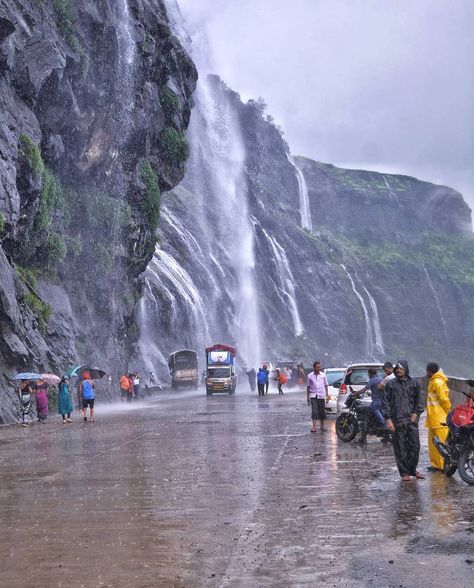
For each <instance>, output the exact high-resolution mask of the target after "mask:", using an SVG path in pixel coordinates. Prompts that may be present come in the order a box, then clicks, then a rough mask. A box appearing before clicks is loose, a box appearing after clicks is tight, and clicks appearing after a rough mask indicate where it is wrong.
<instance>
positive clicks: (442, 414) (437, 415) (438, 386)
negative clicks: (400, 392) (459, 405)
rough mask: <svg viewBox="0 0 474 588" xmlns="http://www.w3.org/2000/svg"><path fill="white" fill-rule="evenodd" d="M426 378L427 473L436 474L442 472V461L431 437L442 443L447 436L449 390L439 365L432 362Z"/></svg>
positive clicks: (428, 367) (446, 379) (449, 405)
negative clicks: (428, 460) (428, 459)
mask: <svg viewBox="0 0 474 588" xmlns="http://www.w3.org/2000/svg"><path fill="white" fill-rule="evenodd" d="M426 376H427V378H428V380H429V383H428V393H427V395H426V423H425V427H426V428H427V429H428V451H429V454H430V462H431V465H430V466H429V467H428V471H430V472H437V471H443V470H444V459H443V458H442V457H441V455H440V454H439V451H438V450H437V449H436V446H435V444H434V443H433V437H434V436H435V435H436V437H438V439H439V440H440V441H441V442H442V443H444V442H445V441H446V437H447V436H448V427H447V426H446V424H445V423H446V419H447V417H448V412H449V411H450V410H451V402H450V400H449V388H448V386H447V381H448V378H447V377H446V376H445V375H444V374H443V372H442V370H440V369H439V365H438V364H437V363H436V362H434V361H432V362H430V363H428V364H427V366H426Z"/></svg>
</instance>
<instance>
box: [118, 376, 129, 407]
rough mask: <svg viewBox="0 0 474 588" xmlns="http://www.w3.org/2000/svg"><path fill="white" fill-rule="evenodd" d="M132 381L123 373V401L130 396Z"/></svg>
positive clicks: (121, 397)
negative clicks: (129, 389) (129, 388)
mask: <svg viewBox="0 0 474 588" xmlns="http://www.w3.org/2000/svg"><path fill="white" fill-rule="evenodd" d="M129 385H130V382H129V381H128V377H127V374H123V376H121V377H120V400H121V402H125V401H126V400H127V398H128V387H129Z"/></svg>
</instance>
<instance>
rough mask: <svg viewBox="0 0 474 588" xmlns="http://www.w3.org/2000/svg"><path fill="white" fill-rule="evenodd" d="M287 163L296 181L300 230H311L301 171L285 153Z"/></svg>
mask: <svg viewBox="0 0 474 588" xmlns="http://www.w3.org/2000/svg"><path fill="white" fill-rule="evenodd" d="M287 157H288V161H289V162H290V163H291V165H292V166H293V167H294V168H295V172H296V179H297V180H298V191H299V195H300V214H301V228H302V229H308V230H309V231H312V230H313V223H312V221H311V209H310V207H309V196H308V186H307V184H306V179H305V177H304V174H303V172H302V170H301V169H300V168H299V167H298V164H297V163H296V161H295V159H294V157H293V156H292V155H290V154H289V153H287Z"/></svg>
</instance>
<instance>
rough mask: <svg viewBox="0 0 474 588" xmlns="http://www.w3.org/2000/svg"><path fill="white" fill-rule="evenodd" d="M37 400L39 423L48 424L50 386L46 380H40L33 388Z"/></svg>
mask: <svg viewBox="0 0 474 588" xmlns="http://www.w3.org/2000/svg"><path fill="white" fill-rule="evenodd" d="M33 391H34V393H35V400H36V412H37V414H38V422H39V423H41V424H45V423H46V419H47V418H48V412H49V407H48V384H47V383H46V382H45V381H44V380H38V381H37V382H36V384H35V385H34V386H33Z"/></svg>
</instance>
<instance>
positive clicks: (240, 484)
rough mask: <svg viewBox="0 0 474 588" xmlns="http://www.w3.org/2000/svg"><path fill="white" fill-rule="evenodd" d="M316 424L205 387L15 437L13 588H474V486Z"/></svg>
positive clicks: (271, 402)
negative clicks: (408, 467) (411, 471)
mask: <svg viewBox="0 0 474 588" xmlns="http://www.w3.org/2000/svg"><path fill="white" fill-rule="evenodd" d="M308 416H309V414H308V408H307V406H306V402H305V398H304V395H301V394H300V393H293V394H291V393H290V394H286V395H285V396H278V395H275V394H271V395H269V396H267V397H264V398H258V397H257V396H250V395H245V394H237V395H236V396H214V397H212V398H207V397H206V396H205V395H204V394H203V392H202V390H199V391H197V392H178V393H166V394H162V395H161V396H159V397H158V396H157V397H155V398H153V399H150V400H149V401H146V402H143V403H137V404H135V405H132V406H130V405H128V406H127V405H120V404H117V405H107V406H104V405H102V406H101V404H100V401H99V402H98V403H97V422H96V423H95V424H94V423H87V424H85V423H82V422H81V421H80V419H79V415H78V413H75V422H73V423H72V424H71V425H63V424H61V422H60V420H61V419H60V418H57V417H54V416H53V417H50V420H49V421H48V424H47V425H44V426H38V425H32V426H31V427H30V428H28V429H22V428H20V427H18V428H16V427H7V428H3V429H2V430H1V431H0V448H1V458H0V459H1V466H2V482H1V487H0V507H1V509H0V525H1V529H2V533H1V534H0V553H1V558H2V565H1V572H0V574H1V575H0V585H1V586H8V587H12V588H17V587H24V586H35V587H36V586H38V587H43V586H44V587H52V586H87V587H91V586H112V587H122V586H123V587H125V586H126V587H141V586H147V587H155V586H189V587H195V586H212V587H214V586H215V587H218V586H219V587H220V586H242V587H249V586H272V587H273V586H316V585H319V583H321V584H322V583H323V582H324V584H325V585H328V586H376V587H382V586H387V587H389V586H390V587H391V586H394V587H395V586H396V587H399V586H406V587H409V586H410V587H413V586H423V587H429V586H441V585H445V584H447V583H448V582H449V583H450V584H452V585H456V588H462V587H467V586H469V587H470V586H472V573H473V570H474V568H473V566H474V563H473V561H474V548H473V538H474V501H473V496H474V494H473V493H474V488H472V487H469V486H467V485H465V484H464V483H462V482H461V481H460V480H459V479H458V478H457V477H455V478H453V479H446V478H444V477H443V476H442V475H440V474H433V475H431V477H429V478H428V477H427V479H426V480H425V481H423V482H415V481H413V482H410V483H402V482H400V481H399V479H398V474H397V472H396V468H395V463H394V459H393V455H392V451H391V447H390V446H389V447H384V446H382V445H381V444H380V443H379V442H378V441H377V440H371V441H370V442H369V445H368V447H367V449H363V448H361V447H359V446H357V445H355V444H343V443H342V442H340V441H338V440H337V438H336V436H335V433H334V425H333V421H332V420H330V421H329V424H328V428H329V431H328V432H327V433H317V434H310V432H309V419H308ZM425 446H426V444H425ZM426 465H428V464H427V456H426V451H425V452H424V453H423V454H422V458H421V466H422V467H423V468H425V467H426Z"/></svg>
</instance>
